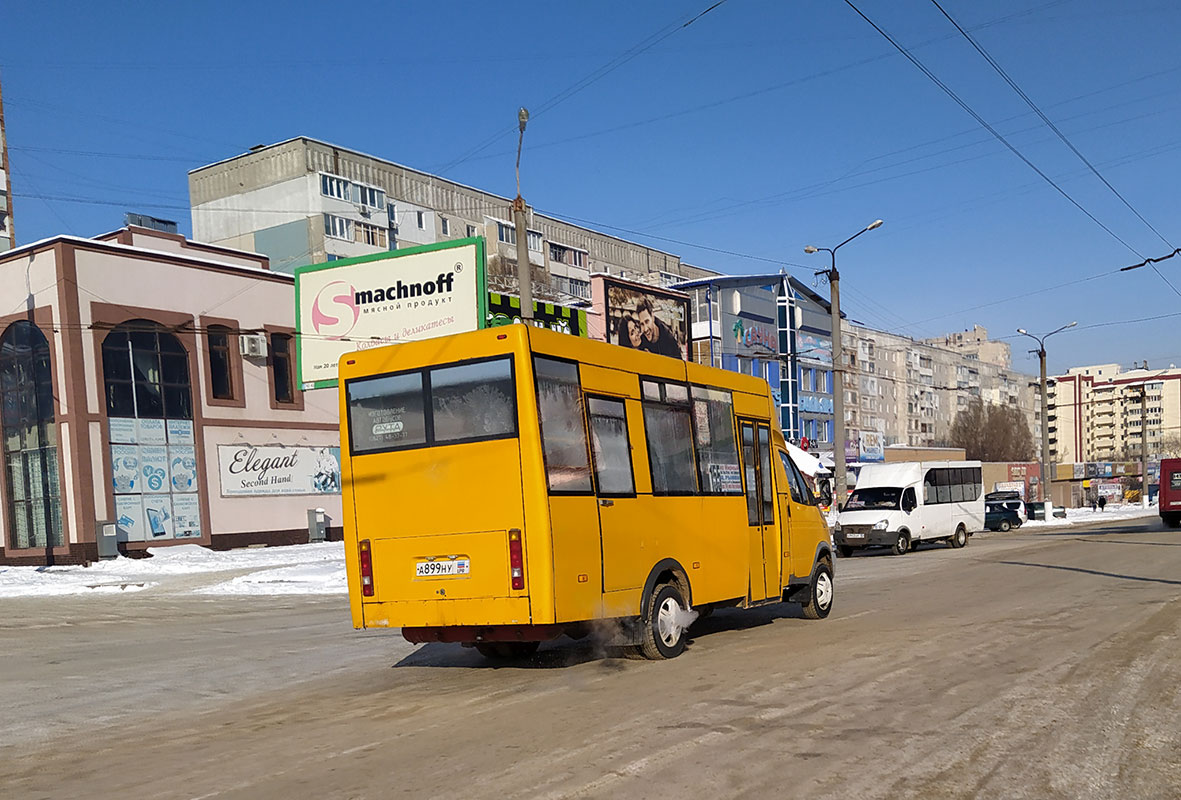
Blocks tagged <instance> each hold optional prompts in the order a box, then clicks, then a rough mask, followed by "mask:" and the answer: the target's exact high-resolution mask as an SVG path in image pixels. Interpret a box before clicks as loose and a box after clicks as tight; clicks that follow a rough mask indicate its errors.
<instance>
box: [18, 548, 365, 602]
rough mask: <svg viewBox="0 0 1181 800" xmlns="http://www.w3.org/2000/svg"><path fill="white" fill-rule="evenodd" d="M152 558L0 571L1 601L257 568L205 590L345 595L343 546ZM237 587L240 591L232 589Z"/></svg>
mask: <svg viewBox="0 0 1181 800" xmlns="http://www.w3.org/2000/svg"><path fill="white" fill-rule="evenodd" d="M148 552H149V553H151V558H123V557H120V558H114V559H111V560H109V561H100V562H98V563H95V564H91V565H90V566H89V567H82V566H60V567H0V598H3V597H46V596H54V595H78V594H94V593H104V594H107V593H116V594H117V593H126V592H136V591H143V590H145V589H152V588H155V587H159V586H161V585H162V584H165V585H166V583H167V579H169V578H173V579H175V578H177V577H178V576H194V575H201V574H204V573H217V572H226V571H231V570H252V572H251V573H250V574H248V575H243V576H238V577H236V578H234V579H233V580H230V581H227V582H225V583H223V584H218V586H222V587H226V588H224V589H221V590H220V591H216V592H212V591H210V590H213V589H216V588H218V587H207V588H206V589H203V590H201V591H210V593H214V594H338V593H341V592H344V591H346V589H345V578H344V545H343V544H342V543H341V542H324V543H317V544H298V545H290V546H287V547H260V548H244V549H239V550H221V551H218V550H209V549H207V548H204V547H201V546H200V545H195V544H183V545H176V546H173V547H154V548H150V549H149V550H148ZM231 587H237V588H231Z"/></svg>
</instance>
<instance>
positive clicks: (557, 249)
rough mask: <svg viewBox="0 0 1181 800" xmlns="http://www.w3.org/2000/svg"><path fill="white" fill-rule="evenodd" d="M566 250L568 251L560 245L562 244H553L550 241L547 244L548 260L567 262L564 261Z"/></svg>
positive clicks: (560, 262)
mask: <svg viewBox="0 0 1181 800" xmlns="http://www.w3.org/2000/svg"><path fill="white" fill-rule="evenodd" d="M567 252H569V251H568V250H566V248H565V247H562V245H560V244H553V243H552V242H551V243H550V246H549V260H550V261H557V262H558V263H559V264H565V263H567V262H566V253H567Z"/></svg>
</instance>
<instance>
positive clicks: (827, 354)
mask: <svg viewBox="0 0 1181 800" xmlns="http://www.w3.org/2000/svg"><path fill="white" fill-rule="evenodd" d="M795 354H796V356H797V357H799V358H802V359H807V360H810V361H819V362H820V363H821V364H832V339H825V338H824V337H822V336H817V335H816V334H814V333H805V332H804V331H796V352H795Z"/></svg>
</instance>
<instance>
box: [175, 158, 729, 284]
mask: <svg viewBox="0 0 1181 800" xmlns="http://www.w3.org/2000/svg"><path fill="white" fill-rule="evenodd" d="M189 197H190V202H191V205H192V216H193V238H194V239H196V240H199V241H203V242H209V243H211V244H219V245H223V246H226V247H235V248H242V249H246V250H250V251H254V252H259V253H263V254H265V255H267V256H269V257H270V259H271V268H272V269H273V270H275V271H277V272H288V273H290V272H292V271H293V270H294V269H295V267H297V266H301V265H303V264H310V263H323V262H326V261H332V260H335V259H338V258H351V257H354V256H362V255H368V254H370V253H377V252H380V251H383V250H394V249H397V248H399V247H406V246H412V245H421V244H434V243H436V242H445V241H449V240H453V239H462V238H465V237H470V236H483V237H485V239H486V240H487V242H488V284H489V289H491V290H493V291H497V292H503V293H506V294H516V293H517V291H518V290H517V267H516V262H517V249H516V241H517V233H516V229H515V227H514V226H513V223H512V211H511V202H512V201H511V200H510V199H509V198H506V197H501V196H498V195H495V194H491V193H489V192H485V191H482V190H480V189H474V188H471V187H469V186H464V185H462V184H459V183H456V182H454V181H450V180H447V179H445V178H441V177H438V176H436V175H431V174H429V173H426V172H422V171H419V170H415V169H411V168H409V167H404V166H401V165H399V164H395V163H394V162H392V161H387V160H385V159H381V158H376V157H374V156H369V155H365V154H364V153H359V152H357V151H355V150H349V149H347V148H343V147H337V146H336V145H332V144H328V143H326V142H320V141H316V140H314V139H308V138H306V137H299V138H295V139H289V140H288V141H285V142H280V143H278V144H273V145H269V146H259V147H255V148H252V149H251V150H250V152H248V153H244V154H242V155H239V156H234V157H233V158H229V159H226V160H224V161H219V162H217V163H215V164H209V165H207V166H204V167H200V168H198V169H195V170H192V171H191V172H190V173H189ZM528 218H529V223H528V233H527V235H528V237H529V263H530V265H531V267H532V277H533V296H534V299H535V300H539V301H546V302H551V303H561V304H571V303H573V304H577V303H579V302H580V301H588V300H589V299H590V274H591V273H592V272H606V273H610V274H611V275H615V276H618V277H622V278H626V279H629V280H635V281H641V282H644V283H650V284H656V285H660V286H668V285H670V284H672V283H677V282H679V281H683V280H686V279H692V278H699V277H705V276H706V275H709V274H712V273H710V272H708V271H706V270H702V269H696V268H693V267H689V266H688V265H685V264H682V263H681V259H680V258H679V257H678V256H676V255H673V254H671V253H665V252H663V251H660V250H654V249H652V248H650V247H646V246H644V245H641V244H636V243H634V242H629V241H626V240H624V239H620V238H618V237H615V236H610V235H607V234H604V233H600V232H598V231H594V230H591V229H589V228H584V227H581V226H578V225H572V224H570V223H567V222H563V221H562V220H559V219H556V218H554V217H550V216H546V215H544V214H539V213H537V212H535V211H533V210H532V209H530V210H529V212H528Z"/></svg>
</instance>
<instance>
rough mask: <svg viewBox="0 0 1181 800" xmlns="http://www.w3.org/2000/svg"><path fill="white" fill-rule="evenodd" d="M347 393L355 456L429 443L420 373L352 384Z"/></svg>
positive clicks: (350, 430)
mask: <svg viewBox="0 0 1181 800" xmlns="http://www.w3.org/2000/svg"><path fill="white" fill-rule="evenodd" d="M347 391H348V399H349V435H350V437H351V440H352V446H351V450H352V452H353V453H355V454H356V453H372V452H378V451H381V450H394V449H397V448H403V447H421V446H423V445H425V444H426V413H425V398H424V394H423V380H422V373H421V372H408V373H403V374H401V375H381V376H379V377H376V378H366V379H364V380H357V381H349V383H348V386H347Z"/></svg>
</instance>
